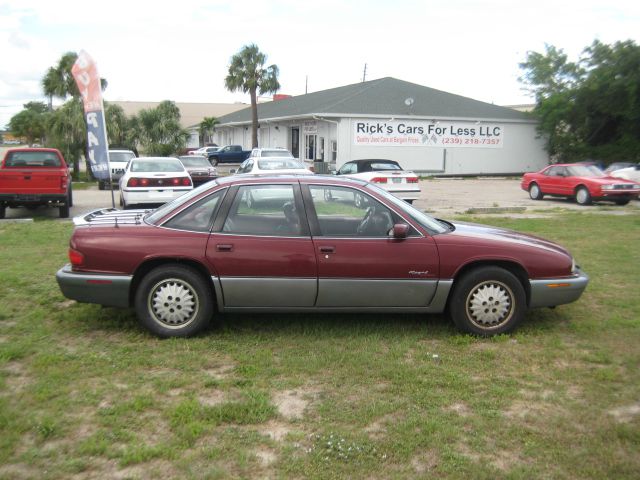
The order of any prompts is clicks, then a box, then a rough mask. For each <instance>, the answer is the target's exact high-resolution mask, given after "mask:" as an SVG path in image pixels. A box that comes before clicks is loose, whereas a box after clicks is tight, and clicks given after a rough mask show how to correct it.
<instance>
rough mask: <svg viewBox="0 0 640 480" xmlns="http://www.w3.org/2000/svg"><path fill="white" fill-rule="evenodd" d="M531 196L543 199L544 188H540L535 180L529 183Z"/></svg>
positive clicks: (535, 198) (533, 198) (532, 198)
mask: <svg viewBox="0 0 640 480" xmlns="http://www.w3.org/2000/svg"><path fill="white" fill-rule="evenodd" d="M529 197H530V198H531V200H542V198H543V197H544V193H542V190H540V187H539V186H538V184H537V183H535V182H534V183H532V184H531V185H529Z"/></svg>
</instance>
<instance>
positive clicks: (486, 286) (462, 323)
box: [449, 266, 527, 336]
mask: <svg viewBox="0 0 640 480" xmlns="http://www.w3.org/2000/svg"><path fill="white" fill-rule="evenodd" d="M526 309H527V305H526V295H525V291H524V287H523V286H522V284H521V283H520V281H519V280H518V279H517V278H516V276H515V275H513V274H512V273H511V272H509V271H508V270H505V269H504V268H501V267H494V266H486V267H480V268H476V269H474V270H471V271H470V272H468V273H465V274H464V275H463V276H462V277H461V278H460V279H459V280H457V281H456V283H455V285H454V288H453V292H452V294H451V297H450V300H449V314H450V316H451V319H452V320H453V323H454V324H455V325H456V327H458V328H459V329H460V330H462V331H463V332H467V333H472V334H474V335H482V336H491V335H499V334H501V333H508V332H511V331H512V330H513V329H514V328H516V327H517V326H518V324H519V323H520V322H521V321H522V320H523V318H524V315H525V312H526Z"/></svg>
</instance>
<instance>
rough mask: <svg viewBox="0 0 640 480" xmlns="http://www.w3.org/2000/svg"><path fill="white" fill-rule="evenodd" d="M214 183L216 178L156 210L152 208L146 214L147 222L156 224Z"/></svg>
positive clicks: (145, 219)
mask: <svg viewBox="0 0 640 480" xmlns="http://www.w3.org/2000/svg"><path fill="white" fill-rule="evenodd" d="M214 184H217V182H215V180H214V181H211V182H207V183H203V184H202V185H200V186H199V187H197V188H194V189H193V190H190V191H189V192H187V193H185V194H184V195H180V196H179V197H178V198H176V199H175V200H172V201H171V202H168V203H165V204H164V205H161V206H160V207H158V208H156V209H155V210H152V211H151V212H149V213H147V214H146V215H145V217H144V221H145V222H147V223H150V224H152V225H155V224H156V222H157V221H159V220H160V219H161V218H164V216H165V215H166V214H167V213H169V212H171V211H172V210H174V209H176V208H178V207H180V206H181V205H184V204H185V203H187V202H188V201H189V200H191V199H192V198H193V197H197V196H198V195H200V194H201V193H202V192H204V191H206V190H208V189H210V188H211V186H212V185H214Z"/></svg>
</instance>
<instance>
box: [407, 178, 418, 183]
mask: <svg viewBox="0 0 640 480" xmlns="http://www.w3.org/2000/svg"><path fill="white" fill-rule="evenodd" d="M407 183H418V177H407Z"/></svg>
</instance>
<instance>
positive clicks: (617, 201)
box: [616, 198, 629, 206]
mask: <svg viewBox="0 0 640 480" xmlns="http://www.w3.org/2000/svg"><path fill="white" fill-rule="evenodd" d="M628 203H629V199H628V198H625V199H620V200H616V205H620V206H624V205H626V204H628Z"/></svg>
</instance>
